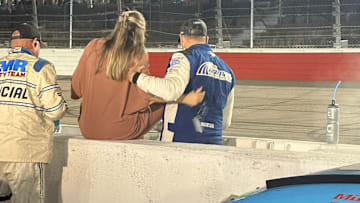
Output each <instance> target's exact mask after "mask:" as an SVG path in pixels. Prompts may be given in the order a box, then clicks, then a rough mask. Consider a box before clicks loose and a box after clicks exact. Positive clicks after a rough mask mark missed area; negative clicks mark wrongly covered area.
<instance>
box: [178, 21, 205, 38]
mask: <svg viewBox="0 0 360 203" xmlns="http://www.w3.org/2000/svg"><path fill="white" fill-rule="evenodd" d="M180 34H182V35H197V36H207V27H206V24H205V22H204V21H203V20H201V19H191V20H188V21H186V22H185V23H184V24H183V25H182V26H181V30H180Z"/></svg>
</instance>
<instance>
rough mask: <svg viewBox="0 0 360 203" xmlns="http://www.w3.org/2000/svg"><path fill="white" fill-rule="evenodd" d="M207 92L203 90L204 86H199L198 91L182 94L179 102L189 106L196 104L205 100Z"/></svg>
mask: <svg viewBox="0 0 360 203" xmlns="http://www.w3.org/2000/svg"><path fill="white" fill-rule="evenodd" d="M205 93H206V92H205V91H202V87H199V88H198V89H197V90H196V91H191V92H189V93H188V94H186V95H183V96H181V97H180V98H179V99H178V100H177V102H178V103H181V104H186V105H188V106H196V105H198V104H199V103H201V102H202V101H203V99H204V96H205Z"/></svg>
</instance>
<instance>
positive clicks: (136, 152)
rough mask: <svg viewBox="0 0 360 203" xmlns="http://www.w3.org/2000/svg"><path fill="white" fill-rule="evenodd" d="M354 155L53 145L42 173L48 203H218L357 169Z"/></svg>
mask: <svg viewBox="0 0 360 203" xmlns="http://www.w3.org/2000/svg"><path fill="white" fill-rule="evenodd" d="M359 152H360V149H358V148H356V147H355V148H354V147H352V149H351V150H349V149H347V148H346V147H345V148H342V147H340V148H339V149H331V150H326V149H325V150H317V151H308V152H293V151H275V150H262V149H243V148H236V147H226V146H215V145H200V144H184V143H161V142H157V141H147V140H138V141H122V142H120V141H118V142H117V141H95V140H85V139H82V138H81V137H79V136H77V137H76V138H71V139H69V137H67V136H57V137H56V138H55V151H54V159H53V161H52V163H51V164H50V165H48V167H47V173H46V185H47V187H46V189H47V191H46V194H47V201H46V202H49V203H50V202H51V203H59V202H64V203H71V202H76V203H92V202H94V203H95V202H154V203H168V202H171V203H177V202H179V203H183V202H188V203H193V202H194V203H195V202H196V203H197V202H202V203H207V202H209V203H210V202H211V203H213V202H214V203H219V202H220V201H221V200H223V199H225V198H227V197H228V196H230V194H236V195H240V194H243V193H245V192H249V191H252V190H254V189H255V188H256V187H262V186H264V185H265V180H266V179H270V178H279V177H284V176H293V175H303V174H307V173H312V172H317V171H320V170H324V169H329V168H333V167H340V166H344V165H348V164H353V163H357V162H358V160H359V158H360V153H359Z"/></svg>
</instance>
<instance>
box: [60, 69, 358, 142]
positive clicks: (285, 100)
mask: <svg viewBox="0 0 360 203" xmlns="http://www.w3.org/2000/svg"><path fill="white" fill-rule="evenodd" d="M58 83H59V84H60V86H61V88H62V90H63V93H64V97H65V99H66V100H67V102H68V104H69V106H70V111H69V113H67V114H66V116H65V117H64V118H63V119H62V120H61V121H60V122H61V124H70V125H77V116H78V114H79V107H80V100H71V99H70V87H71V81H70V78H68V77H61V76H59V78H58ZM335 86H336V82H293V81H244V80H238V81H237V84H236V87H235V104H234V110H233V116H232V123H231V127H230V128H229V129H227V130H225V131H224V136H239V137H252V138H270V139H290V140H304V141H314V142H323V141H325V134H326V122H327V121H326V119H327V118H326V117H327V108H328V105H329V104H330V103H331V99H332V95H333V91H334V88H335ZM336 103H337V104H339V106H340V143H342V144H360V105H359V104H360V82H343V83H342V84H341V85H340V87H339V89H338V91H337V94H336Z"/></svg>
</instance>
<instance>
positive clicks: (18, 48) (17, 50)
mask: <svg viewBox="0 0 360 203" xmlns="http://www.w3.org/2000/svg"><path fill="white" fill-rule="evenodd" d="M14 53H25V54H29V55H31V56H34V54H33V53H32V52H31V51H30V50H28V49H25V48H23V47H15V48H13V49H10V51H9V54H14Z"/></svg>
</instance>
